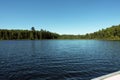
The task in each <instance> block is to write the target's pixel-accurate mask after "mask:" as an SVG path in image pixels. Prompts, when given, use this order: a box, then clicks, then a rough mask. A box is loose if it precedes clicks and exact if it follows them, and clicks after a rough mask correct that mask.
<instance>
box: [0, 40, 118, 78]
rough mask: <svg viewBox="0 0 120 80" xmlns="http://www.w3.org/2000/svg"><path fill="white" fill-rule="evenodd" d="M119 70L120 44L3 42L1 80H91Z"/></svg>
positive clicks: (76, 41)
mask: <svg viewBox="0 0 120 80" xmlns="http://www.w3.org/2000/svg"><path fill="white" fill-rule="evenodd" d="M118 70H120V41H99V40H42V41H39V40H38V41H37V40H36V41H30V40H26V41H24V40H23V41H22V40H21V41H9V40H8V41H0V80H90V79H91V78H95V77H98V76H101V75H104V74H108V73H111V72H114V71H118Z"/></svg>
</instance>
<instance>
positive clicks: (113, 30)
mask: <svg viewBox="0 0 120 80" xmlns="http://www.w3.org/2000/svg"><path fill="white" fill-rule="evenodd" d="M59 38H60V39H103V40H120V25H117V26H112V27H110V28H106V29H102V30H99V31H96V32H94V33H89V34H85V35H61V36H60V37H59Z"/></svg>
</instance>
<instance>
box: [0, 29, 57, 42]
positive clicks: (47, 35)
mask: <svg viewBox="0 0 120 80" xmlns="http://www.w3.org/2000/svg"><path fill="white" fill-rule="evenodd" d="M58 36H59V35H58V34H56V33H52V32H49V31H46V30H42V29H41V30H40V31H35V28H33V27H32V28H31V30H6V29H0V40H21V39H28V40H39V39H57V38H58Z"/></svg>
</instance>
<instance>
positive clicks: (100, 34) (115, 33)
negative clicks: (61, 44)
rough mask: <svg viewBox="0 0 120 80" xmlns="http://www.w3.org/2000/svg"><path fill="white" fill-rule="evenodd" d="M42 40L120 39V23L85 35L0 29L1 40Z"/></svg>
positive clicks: (33, 29) (32, 29)
mask: <svg viewBox="0 0 120 80" xmlns="http://www.w3.org/2000/svg"><path fill="white" fill-rule="evenodd" d="M21 39H28V40H40V39H105V40H120V25H117V26H112V27H110V28H106V29H102V30H99V31H96V32H94V33H89V34H85V35H59V34H57V33H52V32H49V31H46V30H43V29H41V30H35V28H34V27H32V28H31V30H6V29H0V40H21Z"/></svg>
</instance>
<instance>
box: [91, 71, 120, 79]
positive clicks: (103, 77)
mask: <svg viewBox="0 0 120 80" xmlns="http://www.w3.org/2000/svg"><path fill="white" fill-rule="evenodd" d="M116 75H119V76H120V71H117V72H113V73H110V74H107V75H103V76H101V77H97V78H94V79H91V80H104V79H107V78H109V77H114V76H116ZM108 80H109V79H108ZM119 80H120V79H119Z"/></svg>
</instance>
